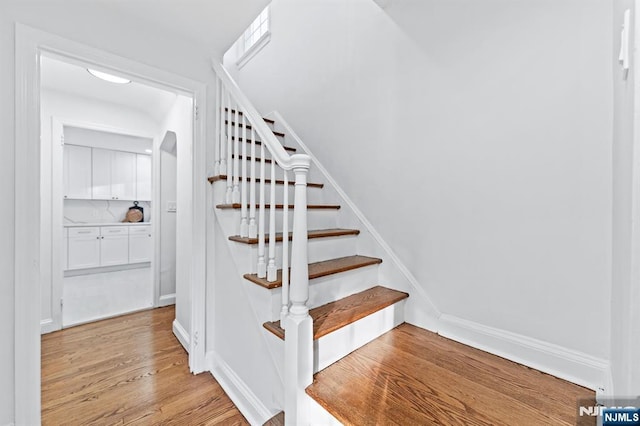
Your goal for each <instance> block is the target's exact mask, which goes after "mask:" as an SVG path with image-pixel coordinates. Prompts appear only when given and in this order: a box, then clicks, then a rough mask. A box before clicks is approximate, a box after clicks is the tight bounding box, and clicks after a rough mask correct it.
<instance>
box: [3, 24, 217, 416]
mask: <svg viewBox="0 0 640 426" xmlns="http://www.w3.org/2000/svg"><path fill="white" fill-rule="evenodd" d="M43 52H47V53H48V54H54V55H60V56H62V57H64V58H65V59H67V60H70V61H74V60H75V61H80V62H82V63H85V64H91V65H92V66H95V67H97V69H100V70H103V71H106V72H109V71H110V70H113V71H116V72H118V73H121V74H126V75H127V76H130V77H132V78H133V79H136V80H138V81H142V82H144V83H145V84H149V85H151V86H155V87H161V88H162V87H164V88H165V89H167V88H170V89H172V90H175V91H177V92H181V93H186V94H187V96H191V97H192V98H193V99H194V100H195V102H196V103H197V105H199V106H200V108H201V114H202V117H206V115H205V114H206V108H205V107H206V89H207V86H206V84H204V83H200V82H196V81H194V80H191V79H188V78H185V77H182V76H179V75H176V74H173V73H170V72H167V71H164V70H161V69H158V68H155V67H151V66H148V65H145V64H142V63H140V62H136V61H133V60H131V59H127V58H124V57H121V56H117V55H113V54H110V53H107V52H104V51H102V50H99V49H96V48H93V47H90V46H86V45H84V44H81V43H78V42H75V41H72V40H68V39H65V38H62V37H59V36H56V35H54V34H50V33H47V32H44V31H40V30H37V29H34V28H31V27H28V26H25V25H22V24H19V23H17V24H16V30H15V129H16V135H15V147H16V149H15V213H16V214H15V241H14V244H15V265H14V266H15V277H14V286H15V292H14V294H15V309H14V312H15V317H14V327H15V348H14V350H15V352H14V353H15V366H14V386H15V394H14V400H15V407H14V411H15V421H16V423H17V424H39V423H40V303H33V300H34V299H35V300H38V301H39V300H40V285H39V284H40V281H39V263H40V248H39V245H40V243H39V241H40V229H41V227H40V197H39V194H40V161H39V159H40V120H41V117H40V78H39V77H40V76H39V71H40V68H39V66H40V65H39V56H40V54H41V53H43ZM124 70H126V72H125V71H124ZM205 121H206V120H204V119H203V120H199V123H200V125H197V124H196V123H194V127H193V128H194V131H193V146H192V152H193V163H192V178H193V182H194V185H193V194H192V195H193V215H194V221H193V228H192V234H193V235H195V236H196V238H193V244H192V256H191V266H190V269H191V272H192V274H191V282H190V283H189V285H190V286H191V287H192V294H193V297H192V301H191V303H192V306H191V311H192V313H193V316H194V318H192V320H193V323H192V324H193V325H194V327H193V329H192V330H191V332H192V333H194V334H196V335H197V334H198V333H200V334H203V333H204V331H205V329H204V326H205V320H204V317H205V315H204V303H205V300H204V287H205V280H204V276H205V271H206V264H205V261H204V258H205V254H206V252H205V248H206V245H205V241H204V235H203V234H204V232H203V230H204V227H205V226H206V222H205V221H204V220H202V218H204V214H205V213H204V210H205V206H206V204H205V196H204V194H205V192H204V191H205V184H206V182H207V181H206V173H205V172H204V169H205V157H204V153H205V151H206V137H205V136H206V135H205ZM152 226H153V227H154V229H153V232H154V234H157V230H156V229H155V227H156V226H157V225H156V221H154V222H153V223H152ZM204 346H205V345H204V344H202V345H196V346H195V348H196V350H195V351H193V353H190V354H189V366H190V368H191V369H192V371H196V372H197V371H203V370H204V368H203V364H204Z"/></svg>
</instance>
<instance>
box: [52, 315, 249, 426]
mask: <svg viewBox="0 0 640 426" xmlns="http://www.w3.org/2000/svg"><path fill="white" fill-rule="evenodd" d="M174 318H175V310H174V308H173V307H166V308H159V309H154V310H151V311H145V312H140V313H135V314H130V315H126V316H122V317H118V318H114V319H109V320H104V321H100V322H96V323H92V324H86V325H82V326H78V327H73V328H69V329H66V330H62V331H59V332H55V333H51V334H47V335H44V336H42V424H43V425H56V426H58V425H87V424H95V425H115V424H118V425H121V424H125V425H150V424H180V425H196V424H198V425H200V424H206V425H210V424H225V425H246V424H248V423H247V421H246V420H245V418H244V417H243V416H242V415H241V414H240V412H239V411H238V409H237V408H236V407H235V406H234V404H233V403H232V402H231V400H230V399H229V398H228V397H227V395H226V394H225V393H224V391H223V390H222V388H221V387H220V385H219V384H218V383H217V382H216V381H215V379H214V378H213V377H212V376H211V375H210V374H208V373H203V374H200V375H198V376H194V375H192V374H191V373H189V367H188V362H187V354H186V352H185V351H184V349H183V348H182V346H181V345H180V343H179V342H178V340H177V339H176V338H175V336H174V335H173V333H172V331H171V326H172V321H173V319H174Z"/></svg>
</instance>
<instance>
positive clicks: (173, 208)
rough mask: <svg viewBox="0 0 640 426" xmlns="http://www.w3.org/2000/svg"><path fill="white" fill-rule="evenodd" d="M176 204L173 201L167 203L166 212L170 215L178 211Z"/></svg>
mask: <svg viewBox="0 0 640 426" xmlns="http://www.w3.org/2000/svg"><path fill="white" fill-rule="evenodd" d="M177 204H178V203H177V202H175V201H167V211H168V212H171V213H175V212H176V211H177V210H178V206H177Z"/></svg>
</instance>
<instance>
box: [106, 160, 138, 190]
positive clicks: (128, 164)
mask: <svg viewBox="0 0 640 426" xmlns="http://www.w3.org/2000/svg"><path fill="white" fill-rule="evenodd" d="M112 152H113V156H112V159H111V193H112V195H113V196H114V197H115V199H116V200H135V199H136V154H134V153H132V152H122V151H112Z"/></svg>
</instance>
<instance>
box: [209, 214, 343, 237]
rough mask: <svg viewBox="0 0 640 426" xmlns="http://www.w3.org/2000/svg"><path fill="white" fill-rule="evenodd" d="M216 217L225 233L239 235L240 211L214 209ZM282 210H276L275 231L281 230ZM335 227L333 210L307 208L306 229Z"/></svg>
mask: <svg viewBox="0 0 640 426" xmlns="http://www.w3.org/2000/svg"><path fill="white" fill-rule="evenodd" d="M216 210H217V212H216V214H217V216H218V219H219V221H220V223H221V225H222V226H223V229H224V231H225V235H227V236H229V235H239V234H240V221H241V218H242V216H241V212H240V210H239V209H238V210H236V209H224V210H223V209H216ZM288 216H289V231H291V229H292V227H293V209H289V212H288ZM283 217H284V212H283V211H282V210H276V232H282V218H283ZM257 220H258V212H257V210H256V222H257ZM336 227H337V214H336V212H335V210H308V211H307V229H330V228H336ZM265 228H266V229H265V233H268V232H269V210H268V209H267V211H265Z"/></svg>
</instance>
